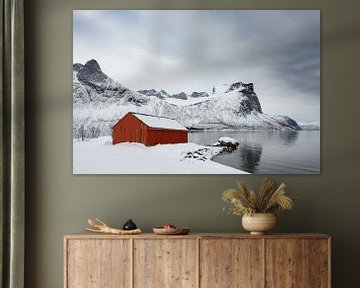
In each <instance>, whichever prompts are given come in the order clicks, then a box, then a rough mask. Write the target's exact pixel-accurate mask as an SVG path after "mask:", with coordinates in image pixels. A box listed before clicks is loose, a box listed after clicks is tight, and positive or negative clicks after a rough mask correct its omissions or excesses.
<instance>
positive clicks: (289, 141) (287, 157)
mask: <svg viewBox="0 0 360 288" xmlns="http://www.w3.org/2000/svg"><path fill="white" fill-rule="evenodd" d="M223 136H227V137H231V138H234V139H236V140H237V141H239V143H240V145H239V147H238V149H237V150H236V151H234V152H233V153H223V154H221V155H218V156H216V157H214V159H213V160H214V161H216V162H219V163H221V164H224V165H227V166H231V167H234V168H237V169H240V170H243V171H247V172H250V173H257V174H261V173H262V174H315V173H320V132H319V131H299V132H296V131H273V130H272V131H269V130H263V131H226V130H223V131H199V132H192V133H189V141H190V142H194V143H198V144H202V145H211V144H212V143H215V142H216V141H217V139H219V137H223Z"/></svg>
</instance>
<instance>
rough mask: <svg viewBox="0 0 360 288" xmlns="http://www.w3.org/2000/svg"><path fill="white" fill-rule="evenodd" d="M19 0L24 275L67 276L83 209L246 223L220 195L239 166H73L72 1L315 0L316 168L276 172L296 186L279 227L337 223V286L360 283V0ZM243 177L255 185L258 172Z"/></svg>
mask: <svg viewBox="0 0 360 288" xmlns="http://www.w3.org/2000/svg"><path fill="white" fill-rule="evenodd" d="M25 2H26V3H25V8H26V10H25V11H26V19H25V23H26V27H25V31H26V73H27V75H26V87H27V88H26V90H27V91H26V92H27V94H26V102H27V112H26V113H27V114H26V121H27V122H26V134H27V135H26V150H27V151H26V153H27V156H26V161H27V163H26V169H27V170H26V181H27V183H26V185H27V189H26V201H27V202H26V287H33V288H49V287H51V288H60V287H62V285H63V280H62V277H63V272H62V271H63V270H62V269H63V264H62V261H63V254H62V253H63V250H62V249H63V235H64V234H67V233H73V232H79V231H82V229H83V228H84V227H85V226H86V220H87V217H88V216H92V217H99V218H100V219H103V220H105V221H106V222H108V223H109V224H111V225H114V226H120V225H122V223H123V222H124V221H125V220H126V219H127V218H130V217H131V218H132V219H134V220H135V221H136V223H137V224H138V225H139V226H140V227H141V228H142V229H144V230H145V231H149V230H150V228H151V227H152V226H154V225H158V224H162V223H165V222H172V223H175V224H177V225H190V226H191V227H192V230H193V231H196V232H204V231H206V232H237V231H241V228H240V218H238V217H235V216H231V215H228V214H226V213H225V212H223V211H222V207H223V206H224V205H223V203H222V202H221V200H220V192H221V191H223V190H224V189H225V188H228V187H231V186H233V185H234V184H235V183H234V182H235V179H236V178H237V177H235V176H195V175H194V176H126V177H125V176H73V175H72V123H71V122H72V9H141V8H143V9H320V10H321V33H322V36H321V39H322V40H321V121H322V122H321V124H322V130H321V174H320V175H314V176H301V175H299V176H287V175H278V176H276V177H273V179H275V180H276V181H277V183H279V182H280V181H284V182H286V183H287V185H288V192H289V193H290V194H292V195H297V196H298V197H299V199H298V201H297V202H296V209H295V210H294V211H293V212H290V213H288V214H287V215H286V216H285V217H283V218H281V219H280V221H279V225H278V226H279V227H278V231H279V232H322V233H328V234H330V235H332V237H333V254H332V255H333V287H346V288H350V287H359V286H358V283H359V280H358V278H359V268H360V267H359V264H358V263H359V259H360V249H359V246H360V223H359V222H360V221H359V207H360V206H359V203H360V188H359V187H360V181H359V172H360V169H359V165H360V161H359V160H360V159H359V158H360V157H359V156H360V153H359V149H360V137H359V130H357V129H359V128H358V124H359V116H358V115H359V114H358V113H359V112H358V111H359V110H360V107H359V104H360V101H359V98H360V95H359V91H360V88H359V83H360V78H359V68H360V60H359V59H360V21H359V20H358V19H359V18H358V14H359V10H360V5H359V2H360V1H350V0H347V1H335V0H324V1H320V0H312V1H311V0H303V1H300V0H282V1H280V0H279V1H277V0H263V1H260V0H258V1H255V0H247V1H240V0H239V1H235V0H233V1H224V0H222V1H184V0H183V1H175V0H174V1H170V0H168V1H165V0H164V1H151V0H143V1H134V0H126V1H125V0H124V1H119V0H104V1H98V0H86V1H85V0H72V1H70V0H61V1H60V0H32V1H30V0H28V1H25ZM194 29H195V27H194ZM295 37H296V35H295ZM242 179H243V180H245V181H246V182H247V183H249V185H257V183H258V182H259V180H260V179H261V176H256V175H254V176H251V175H250V176H243V177H242Z"/></svg>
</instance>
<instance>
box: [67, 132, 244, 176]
mask: <svg viewBox="0 0 360 288" xmlns="http://www.w3.org/2000/svg"><path fill="white" fill-rule="evenodd" d="M197 151H200V153H201V157H196V155H197V153H198V152H197ZM220 151H221V148H219V147H207V146H202V145H198V144H194V143H181V144H166V145H156V146H152V147H146V146H144V145H143V144H140V143H120V144H117V145H112V143H111V137H99V138H95V139H89V140H88V141H84V142H82V141H79V140H77V139H74V140H73V173H74V174H248V173H247V172H244V171H241V170H238V169H235V168H232V167H228V166H225V165H222V164H219V163H216V162H213V161H211V158H212V157H213V156H214V155H216V154H218V153H220ZM189 155H190V157H189ZM194 155H195V157H196V158H195V157H194ZM200 158H201V159H202V160H200Z"/></svg>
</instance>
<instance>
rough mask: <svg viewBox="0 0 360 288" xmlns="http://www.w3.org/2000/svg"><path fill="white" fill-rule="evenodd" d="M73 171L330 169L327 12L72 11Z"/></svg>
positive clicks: (309, 171)
mask: <svg viewBox="0 0 360 288" xmlns="http://www.w3.org/2000/svg"><path fill="white" fill-rule="evenodd" d="M73 173H74V174H248V173H250V174H252V173H254V174H318V173H320V11H318V10H279V11H277V10H159V11H156V10H75V11H73Z"/></svg>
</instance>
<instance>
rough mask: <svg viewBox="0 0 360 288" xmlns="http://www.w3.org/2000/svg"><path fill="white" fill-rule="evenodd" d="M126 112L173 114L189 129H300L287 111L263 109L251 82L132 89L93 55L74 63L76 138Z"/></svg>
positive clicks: (105, 130) (105, 131) (103, 131)
mask: <svg viewBox="0 0 360 288" xmlns="http://www.w3.org/2000/svg"><path fill="white" fill-rule="evenodd" d="M129 111H132V112H140V113H145V114H149V115H156V116H162V117H168V118H173V119H176V120H178V121H179V122H180V123H181V124H183V125H184V126H186V127H188V128H193V129H284V130H301V128H300V126H299V125H298V124H297V123H296V121H295V120H293V119H291V118H289V117H287V116H278V115H268V114H264V113H263V111H262V107H261V104H260V102H259V99H258V97H257V95H256V93H255V91H254V86H253V84H252V83H250V84H245V83H242V82H237V83H233V84H231V85H226V84H225V85H222V86H218V87H211V88H210V89H209V91H204V92H193V93H191V94H190V95H187V94H185V93H184V92H182V93H179V94H175V95H170V94H169V93H167V92H166V91H164V90H160V91H157V90H155V89H149V90H141V91H137V92H136V91H132V90H130V89H129V88H126V87H124V86H123V85H121V84H120V83H118V82H117V81H115V80H113V79H111V78H110V77H109V76H107V75H106V74H105V73H104V72H103V71H102V70H101V68H100V66H99V64H98V63H97V61H96V60H90V61H88V62H87V63H86V64H85V65H82V64H79V63H76V64H74V65H73V130H74V137H79V133H85V132H86V133H87V134H88V137H93V136H94V135H93V134H94V132H93V131H100V135H110V133H111V127H112V125H113V124H114V123H115V122H116V121H117V120H118V119H120V118H121V117H122V116H124V115H125V114H126V113H127V112H129ZM97 134H98V133H97Z"/></svg>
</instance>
